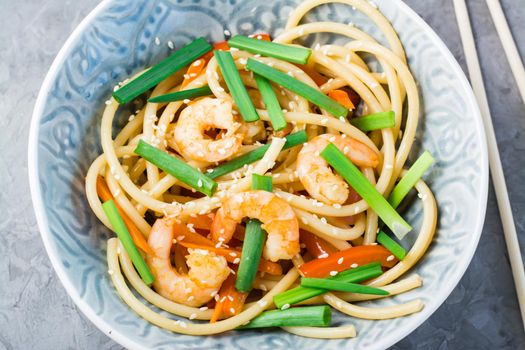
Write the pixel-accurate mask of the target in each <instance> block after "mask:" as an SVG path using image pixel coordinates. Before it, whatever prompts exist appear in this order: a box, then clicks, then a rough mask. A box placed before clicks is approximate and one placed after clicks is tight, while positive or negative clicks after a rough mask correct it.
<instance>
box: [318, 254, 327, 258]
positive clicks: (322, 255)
mask: <svg viewBox="0 0 525 350" xmlns="http://www.w3.org/2000/svg"><path fill="white" fill-rule="evenodd" d="M317 258H318V259H324V258H328V253H323V254H321V255H319V256H318V257H317Z"/></svg>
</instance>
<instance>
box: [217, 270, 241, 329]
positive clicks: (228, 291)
mask: <svg viewBox="0 0 525 350" xmlns="http://www.w3.org/2000/svg"><path fill="white" fill-rule="evenodd" d="M247 297H248V293H241V292H239V291H238V290H237V289H235V275H233V274H231V275H229V276H228V278H227V279H226V280H225V281H224V282H223V283H222V286H221V289H220V291H219V300H218V301H217V302H216V303H215V309H214V311H213V314H212V317H211V319H210V323H215V322H217V321H218V320H219V319H221V318H227V317H231V316H235V315H237V314H238V313H240V312H241V311H242V307H243V305H244V302H245V301H246V298H247Z"/></svg>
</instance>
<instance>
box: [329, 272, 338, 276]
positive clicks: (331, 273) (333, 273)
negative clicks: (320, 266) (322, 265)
mask: <svg viewBox="0 0 525 350" xmlns="http://www.w3.org/2000/svg"><path fill="white" fill-rule="evenodd" d="M338 273H339V272H337V271H330V276H335V275H337V274H338Z"/></svg>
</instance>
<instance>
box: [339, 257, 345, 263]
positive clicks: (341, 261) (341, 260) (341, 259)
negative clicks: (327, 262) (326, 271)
mask: <svg viewBox="0 0 525 350" xmlns="http://www.w3.org/2000/svg"><path fill="white" fill-rule="evenodd" d="M343 260H345V258H343V257H340V258H339V260H337V264H339V265H341V264H342V263H343Z"/></svg>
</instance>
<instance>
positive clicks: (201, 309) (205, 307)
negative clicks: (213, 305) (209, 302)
mask: <svg viewBox="0 0 525 350" xmlns="http://www.w3.org/2000/svg"><path fill="white" fill-rule="evenodd" d="M199 310H200V311H206V310H208V307H207V306H203V307H200V308H199Z"/></svg>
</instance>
